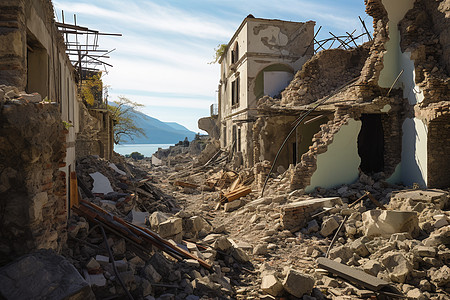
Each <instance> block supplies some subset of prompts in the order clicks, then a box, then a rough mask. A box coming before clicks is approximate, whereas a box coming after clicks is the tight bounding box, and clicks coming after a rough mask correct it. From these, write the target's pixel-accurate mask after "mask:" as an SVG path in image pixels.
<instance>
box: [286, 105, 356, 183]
mask: <svg viewBox="0 0 450 300" xmlns="http://www.w3.org/2000/svg"><path fill="white" fill-rule="evenodd" d="M348 108H349V107H348V106H345V105H344V106H341V107H338V108H337V110H336V112H335V115H334V119H333V120H331V121H329V122H328V123H326V124H323V125H321V126H320V127H321V129H320V131H319V132H318V133H316V134H315V135H314V137H313V139H312V141H313V145H312V146H311V147H310V150H309V151H308V152H306V153H305V154H303V155H302V159H301V161H300V163H298V164H297V165H295V167H294V168H293V169H292V170H291V174H290V180H291V183H290V187H291V189H292V190H296V189H304V188H306V187H307V186H309V185H310V182H311V177H312V175H313V174H314V172H315V171H316V170H317V156H318V155H319V154H321V153H325V152H326V151H327V149H328V146H329V145H330V144H331V143H332V142H333V136H334V135H335V134H336V133H337V132H338V131H339V130H340V129H341V127H342V126H344V125H346V124H347V123H348V121H349V119H350V118H351V117H355V116H351V113H350V112H349V111H348Z"/></svg>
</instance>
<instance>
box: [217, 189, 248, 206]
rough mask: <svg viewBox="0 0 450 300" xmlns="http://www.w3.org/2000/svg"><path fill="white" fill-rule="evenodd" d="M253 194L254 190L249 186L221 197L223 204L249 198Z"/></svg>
mask: <svg viewBox="0 0 450 300" xmlns="http://www.w3.org/2000/svg"><path fill="white" fill-rule="evenodd" d="M251 192H252V189H251V188H250V187H247V186H243V187H240V188H238V189H236V190H235V191H233V192H230V193H225V194H223V195H222V196H223V198H222V197H221V202H222V203H223V202H231V201H234V200H237V199H239V198H241V197H244V196H247V195H248V194H250V193H251Z"/></svg>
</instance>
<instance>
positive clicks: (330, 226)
mask: <svg viewBox="0 0 450 300" xmlns="http://www.w3.org/2000/svg"><path fill="white" fill-rule="evenodd" d="M338 227H339V223H338V222H337V221H336V220H335V219H334V218H328V219H326V220H325V221H323V223H322V228H321V229H320V234H321V235H322V236H325V237H326V236H329V235H331V234H332V233H333V232H334V231H335V230H336V229H337V228H338Z"/></svg>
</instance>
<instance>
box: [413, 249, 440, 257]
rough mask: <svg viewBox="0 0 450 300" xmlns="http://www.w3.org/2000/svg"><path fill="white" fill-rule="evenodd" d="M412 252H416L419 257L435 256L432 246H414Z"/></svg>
mask: <svg viewBox="0 0 450 300" xmlns="http://www.w3.org/2000/svg"><path fill="white" fill-rule="evenodd" d="M413 252H414V253H417V255H419V256H420V257H435V256H436V252H437V251H436V248H434V247H427V246H416V247H415V248H414V249H413Z"/></svg>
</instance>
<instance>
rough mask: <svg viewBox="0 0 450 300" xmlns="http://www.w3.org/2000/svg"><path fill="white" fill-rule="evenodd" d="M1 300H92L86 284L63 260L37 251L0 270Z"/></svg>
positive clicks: (45, 252) (71, 266)
mask: <svg viewBox="0 0 450 300" xmlns="http://www.w3.org/2000/svg"><path fill="white" fill-rule="evenodd" d="M0 295H2V297H4V298H5V299H95V296H94V294H93V293H92V290H91V288H90V287H89V284H88V283H87V282H86V281H85V280H84V279H83V277H82V276H81V275H80V273H78V271H77V269H75V267H74V266H73V265H72V264H71V263H70V262H69V261H68V260H66V259H65V258H64V257H62V256H60V255H56V254H55V253H54V252H53V251H51V250H39V251H37V252H35V253H32V254H28V255H25V256H22V257H20V258H18V259H17V260H16V261H14V262H12V263H10V264H8V265H6V266H3V267H2V268H0Z"/></svg>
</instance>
